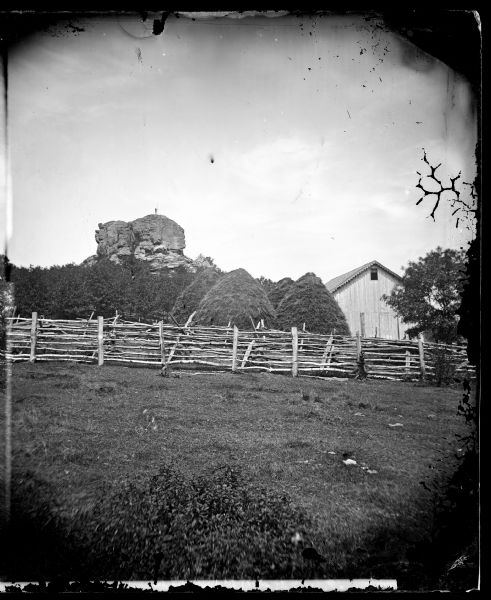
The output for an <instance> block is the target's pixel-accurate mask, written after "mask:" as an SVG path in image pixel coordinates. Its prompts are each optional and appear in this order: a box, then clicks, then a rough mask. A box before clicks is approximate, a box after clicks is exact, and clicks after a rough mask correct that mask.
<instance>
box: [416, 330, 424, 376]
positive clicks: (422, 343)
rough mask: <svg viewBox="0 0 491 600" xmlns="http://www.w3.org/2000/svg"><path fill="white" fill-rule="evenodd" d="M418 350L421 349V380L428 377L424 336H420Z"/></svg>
mask: <svg viewBox="0 0 491 600" xmlns="http://www.w3.org/2000/svg"><path fill="white" fill-rule="evenodd" d="M418 349H419V370H420V373H421V379H424V378H425V377H426V367H425V349H424V341H423V334H421V333H420V334H419V335H418Z"/></svg>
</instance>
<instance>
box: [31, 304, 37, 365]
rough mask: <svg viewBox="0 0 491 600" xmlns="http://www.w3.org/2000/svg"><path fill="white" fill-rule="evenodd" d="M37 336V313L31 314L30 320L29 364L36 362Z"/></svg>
mask: <svg viewBox="0 0 491 600" xmlns="http://www.w3.org/2000/svg"><path fill="white" fill-rule="evenodd" d="M37 334H38V314H37V312H33V313H32V320H31V355H30V357H29V362H32V363H33V362H34V361H35V360H36V341H37Z"/></svg>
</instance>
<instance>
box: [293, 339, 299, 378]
mask: <svg viewBox="0 0 491 600" xmlns="http://www.w3.org/2000/svg"><path fill="white" fill-rule="evenodd" d="M292 348H293V357H292V377H297V375H298V330H297V328H296V327H292Z"/></svg>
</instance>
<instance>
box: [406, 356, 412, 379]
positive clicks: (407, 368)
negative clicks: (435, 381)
mask: <svg viewBox="0 0 491 600" xmlns="http://www.w3.org/2000/svg"><path fill="white" fill-rule="evenodd" d="M410 367H411V353H410V352H409V350H406V368H405V372H406V377H409V375H410Z"/></svg>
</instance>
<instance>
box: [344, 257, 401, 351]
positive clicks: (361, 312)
mask: <svg viewBox="0 0 491 600" xmlns="http://www.w3.org/2000/svg"><path fill="white" fill-rule="evenodd" d="M377 271H378V279H377V280H372V279H371V276H370V268H368V269H367V270H365V271H363V272H362V273H360V274H359V275H357V276H356V277H355V278H354V279H351V280H350V281H348V282H347V283H346V284H345V285H343V286H342V287H340V288H339V289H338V290H336V291H335V292H333V296H334V298H335V299H336V301H337V302H338V304H339V306H340V308H341V310H342V311H343V313H344V314H345V316H346V320H347V321H348V326H349V328H350V331H351V334H352V335H355V333H356V332H357V331H359V332H360V333H361V336H362V337H381V338H386V339H391V340H400V339H403V338H404V334H405V332H406V329H407V327H408V326H407V325H405V324H404V323H402V322H401V319H400V318H399V317H397V315H396V314H395V312H394V311H393V310H392V309H391V308H390V306H388V305H387V304H386V303H385V302H384V301H383V300H382V299H381V298H382V296H383V295H384V294H390V293H391V292H392V290H393V289H394V286H395V285H397V284H398V283H399V280H398V279H397V278H396V277H394V276H393V275H391V274H390V273H388V272H387V271H385V270H384V269H383V268H381V267H377Z"/></svg>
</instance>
